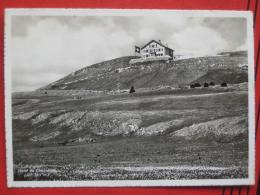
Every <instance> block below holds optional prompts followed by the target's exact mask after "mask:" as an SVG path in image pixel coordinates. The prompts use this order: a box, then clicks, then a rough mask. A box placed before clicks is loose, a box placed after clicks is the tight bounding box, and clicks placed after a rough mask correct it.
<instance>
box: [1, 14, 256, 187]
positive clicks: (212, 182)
mask: <svg viewBox="0 0 260 195" xmlns="http://www.w3.org/2000/svg"><path fill="white" fill-rule="evenodd" d="M14 15H17V16H22V15H33V16H63V15H66V16H75V15H77V16H155V15H165V16H169V17H174V16H183V17H220V18H221V17H225V18H227V17H230V18H231V17H232V18H235V17H242V18H246V19H247V44H248V122H249V159H248V175H249V177H248V178H245V179H195V180H109V181H107V180H98V181H14V178H13V147H12V108H11V91H12V90H11V87H12V86H11V81H12V79H11V76H12V75H11V64H12V61H11V60H12V59H11V57H10V53H11V51H12V48H11V44H10V42H11V36H10V35H11V16H14ZM252 18H253V17H252V12H249V11H204V10H203V11H202V10H196V11H193V10H192V11H191V10H137V9H131V10H128V9H6V10H5V41H4V45H5V49H4V52H5V55H4V62H5V66H4V70H5V72H4V74H5V80H4V83H5V126H6V163H7V185H8V187H105V186H106V187H120V186H132V187H133V186H147V187H148V186H216V185H223V186H224V185H228V186H230V185H253V184H254V182H255V86H254V82H255V81H254V45H253V43H254V42H253V41H254V39H253V38H254V37H253V20H252Z"/></svg>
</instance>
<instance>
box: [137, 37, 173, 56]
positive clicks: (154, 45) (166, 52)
mask: <svg viewBox="0 0 260 195" xmlns="http://www.w3.org/2000/svg"><path fill="white" fill-rule="evenodd" d="M173 52H174V50H173V49H171V48H169V47H167V46H165V45H163V44H162V43H161V42H160V41H155V40H152V41H150V42H148V43H147V44H146V45H144V46H143V47H142V48H141V52H140V55H141V58H165V57H166V58H168V59H173Z"/></svg>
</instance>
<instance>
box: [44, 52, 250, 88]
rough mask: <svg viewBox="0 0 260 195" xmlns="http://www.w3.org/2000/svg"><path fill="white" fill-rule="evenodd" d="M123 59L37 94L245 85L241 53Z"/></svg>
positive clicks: (76, 74) (92, 68)
mask: <svg viewBox="0 0 260 195" xmlns="http://www.w3.org/2000/svg"><path fill="white" fill-rule="evenodd" d="M134 58H137V57H135V56H125V57H120V58H116V59H112V60H108V61H104V62H101V63H97V64H94V65H91V66H87V67H84V68H82V69H80V70H77V71H75V72H73V73H71V74H69V75H67V76H65V77H64V78H62V79H60V80H58V81H56V82H54V83H51V84H49V85H47V86H45V87H42V88H41V89H40V90H83V89H84V90H118V89H129V88H130V86H135V88H152V87H157V86H173V87H178V86H183V85H189V84H190V83H192V82H210V81H213V82H214V83H217V84H218V83H221V82H228V83H242V82H247V71H246V70H243V69H242V68H241V67H242V66H244V65H247V54H246V53H245V52H224V53H221V55H217V56H207V57H196V58H188V59H180V60H175V61H170V62H165V61H154V62H142V63H136V64H130V63H129V62H130V60H131V59H134Z"/></svg>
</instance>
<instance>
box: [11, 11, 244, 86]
mask: <svg viewBox="0 0 260 195" xmlns="http://www.w3.org/2000/svg"><path fill="white" fill-rule="evenodd" d="M246 37H247V35H246V19H244V18H212V17H211V18H209V17H193V18H191V17H181V16H180V17H174V18H172V17H168V16H167V17H166V16H160V15H159V16H12V20H11V48H12V51H11V62H12V64H11V66H12V91H31V90H35V89H37V88H40V87H43V86H45V85H47V84H49V83H51V82H54V81H56V80H58V79H60V78H62V77H64V76H66V75H68V74H70V73H71V72H74V71H76V70H78V69H80V68H83V67H85V66H89V65H92V64H94V63H98V62H102V61H104V60H109V59H113V58H117V57H122V56H129V55H134V46H135V45H137V46H140V47H141V46H143V45H145V44H146V43H147V42H149V41H150V40H152V39H154V40H161V41H162V43H164V44H167V45H168V47H170V48H172V49H174V50H175V54H179V55H188V56H190V55H195V56H205V55H215V54H217V53H219V52H222V51H236V50H246V48H247V47H246V45H247V38H246Z"/></svg>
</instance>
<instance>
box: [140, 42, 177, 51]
mask: <svg viewBox="0 0 260 195" xmlns="http://www.w3.org/2000/svg"><path fill="white" fill-rule="evenodd" d="M152 42H155V43H157V44H158V45H161V46H162V47H165V48H167V49H169V50H172V51H174V50H173V49H171V48H169V47H167V46H165V45H163V44H162V43H161V42H159V41H155V40H151V41H149V42H148V43H146V44H145V45H144V46H143V47H141V49H143V48H145V47H146V46H147V45H149V44H150V43H152Z"/></svg>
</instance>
